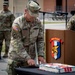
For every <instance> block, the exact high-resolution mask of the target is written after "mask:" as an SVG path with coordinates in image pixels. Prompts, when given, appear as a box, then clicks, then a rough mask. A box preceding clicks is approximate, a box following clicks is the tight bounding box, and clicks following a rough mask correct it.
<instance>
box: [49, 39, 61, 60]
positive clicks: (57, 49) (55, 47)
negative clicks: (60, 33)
mask: <svg viewBox="0 0 75 75" xmlns="http://www.w3.org/2000/svg"><path fill="white" fill-rule="evenodd" d="M50 43H51V55H52V57H53V58H54V59H58V58H60V57H61V43H62V40H61V39H60V38H51V39H50Z"/></svg>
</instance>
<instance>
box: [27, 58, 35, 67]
mask: <svg viewBox="0 0 75 75" xmlns="http://www.w3.org/2000/svg"><path fill="white" fill-rule="evenodd" d="M27 63H28V65H29V66H32V65H35V61H34V60H33V59H28V61H27Z"/></svg>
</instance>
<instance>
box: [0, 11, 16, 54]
mask: <svg viewBox="0 0 75 75" xmlns="http://www.w3.org/2000/svg"><path fill="white" fill-rule="evenodd" d="M14 18H15V17H14V15H13V14H12V13H11V11H9V10H8V11H3V10H1V11H0V55H1V50H2V43H3V40H4V39H5V47H6V48H5V51H6V53H8V49H9V44H10V43H9V42H10V33H11V26H12V22H13V20H14Z"/></svg>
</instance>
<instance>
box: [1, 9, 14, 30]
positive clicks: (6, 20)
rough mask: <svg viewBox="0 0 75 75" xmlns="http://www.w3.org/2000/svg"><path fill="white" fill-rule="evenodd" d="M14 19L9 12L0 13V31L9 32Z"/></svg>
mask: <svg viewBox="0 0 75 75" xmlns="http://www.w3.org/2000/svg"><path fill="white" fill-rule="evenodd" d="M14 19H15V17H14V15H13V14H12V13H11V11H9V10H8V11H3V10H1V11H0V31H10V30H11V26H12V23H13V20H14Z"/></svg>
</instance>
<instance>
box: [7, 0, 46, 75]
mask: <svg viewBox="0 0 75 75" xmlns="http://www.w3.org/2000/svg"><path fill="white" fill-rule="evenodd" d="M40 9H41V8H40V5H39V4H38V3H37V2H35V1H29V2H28V3H27V5H26V9H25V13H24V15H22V16H20V17H18V18H16V19H15V20H14V22H13V25H12V32H11V42H10V49H9V60H8V75H15V71H14V68H15V67H22V66H27V65H29V66H32V65H36V62H35V59H36V54H37V53H38V61H39V62H41V63H45V59H44V30H43V26H42V25H41V22H40V21H39V19H37V17H38V15H39V10H40ZM36 50H37V51H36ZM36 52H37V53H36Z"/></svg>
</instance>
